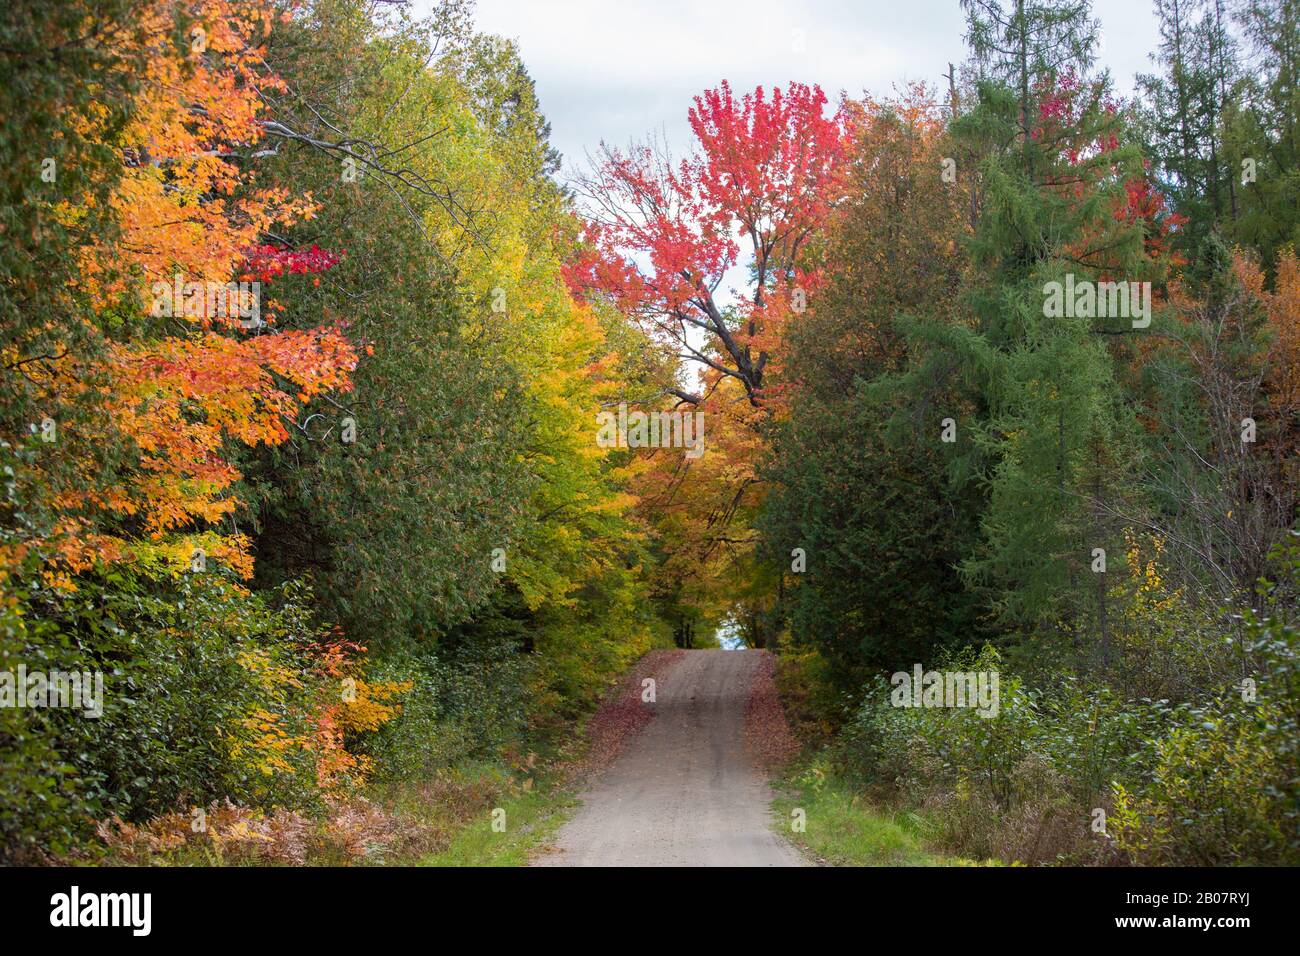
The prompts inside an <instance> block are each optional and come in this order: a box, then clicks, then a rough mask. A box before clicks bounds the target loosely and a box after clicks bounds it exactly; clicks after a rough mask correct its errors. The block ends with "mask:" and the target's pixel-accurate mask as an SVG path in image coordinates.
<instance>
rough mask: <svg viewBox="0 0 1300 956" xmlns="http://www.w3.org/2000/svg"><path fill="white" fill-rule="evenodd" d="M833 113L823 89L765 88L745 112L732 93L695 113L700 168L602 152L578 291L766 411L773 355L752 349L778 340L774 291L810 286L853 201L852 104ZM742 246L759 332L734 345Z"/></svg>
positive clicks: (752, 330) (743, 333)
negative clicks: (837, 209) (763, 401)
mask: <svg viewBox="0 0 1300 956" xmlns="http://www.w3.org/2000/svg"><path fill="white" fill-rule="evenodd" d="M826 111H827V99H826V95H825V94H824V93H823V92H822V91H821V89H820V88H818V87H816V86H812V87H810V86H805V85H804V84H801V83H791V84H789V85H788V86H787V87H786V88H785V90H784V91H783V90H780V89H776V90H773V91H772V93H771V95H770V96H769V95H768V94H767V92H766V91H765V90H764V89H763V88H762V87H759V88H758V89H756V90H754V91H753V92H752V93H747V94H745V95H744V96H743V97H741V98H740V99H739V100H737V99H736V97H735V96H734V95H733V94H732V91H731V87H730V85H729V84H727V83H725V82H724V83H723V84H722V85H721V86H720V87H719V88H718V89H715V90H706V91H705V92H704V93H702V94H701V95H699V96H697V97H696V98H695V101H694V105H693V106H692V107H691V109H690V111H689V119H690V125H691V129H692V131H693V132H694V134H695V138H696V141H697V149H696V151H695V152H694V154H693V155H692V156H691V157H690V158H688V159H686V160H683V161H681V162H678V163H674V162H673V161H671V160H670V159H669V158H668V156H667V154H666V153H665V151H664V150H662V149H661V148H660V147H659V145H658V144H655V143H651V144H649V145H641V146H636V147H633V148H632V149H630V150H629V151H627V152H622V151H619V150H616V149H611V148H609V147H602V154H601V155H602V161H601V163H600V164H599V166H598V168H597V169H596V170H594V172H593V174H592V175H591V177H589V178H588V180H587V181H586V182H585V183H584V186H585V190H584V191H585V192H586V195H587V198H588V199H589V200H591V204H590V209H591V221H590V222H589V223H588V225H587V227H586V230H585V238H586V240H587V244H586V245H585V246H584V248H583V251H582V252H581V254H580V255H579V258H578V259H577V261H575V262H573V263H571V264H570V265H569V266H568V267H567V268H566V270H565V278H566V280H567V281H568V282H569V285H570V288H571V289H573V291H574V292H575V294H582V292H583V291H584V290H585V289H595V290H598V291H600V292H603V293H605V294H607V295H610V296H611V297H613V298H614V299H615V300H616V301H617V302H618V304H619V305H620V306H621V307H622V308H624V309H625V310H626V311H627V312H628V313H630V314H631V315H633V316H634V317H637V318H640V319H641V320H642V321H643V322H644V323H645V324H646V325H647V326H648V330H649V331H650V332H651V334H653V335H655V336H656V337H657V338H659V339H661V340H664V341H665V342H666V343H667V344H668V345H669V346H670V347H671V348H673V350H674V351H676V352H678V353H679V354H681V353H685V354H688V355H690V356H691V357H693V358H695V359H696V360H697V361H701V362H703V363H704V364H708V365H711V366H712V368H713V370H714V372H718V373H725V374H735V375H736V376H737V377H738V378H741V379H742V380H743V381H744V382H745V383H746V390H747V392H748V394H749V396H750V398H751V400H756V396H757V394H758V391H759V388H760V384H761V378H762V370H763V368H764V367H765V365H766V357H765V356H763V355H758V356H755V355H751V354H750V347H751V345H753V346H755V347H758V348H760V349H766V348H767V343H768V342H770V341H771V340H772V339H773V338H774V335H773V333H774V332H775V331H776V328H777V327H776V325H775V324H774V323H773V324H770V325H771V327H770V328H768V327H767V326H768V325H769V323H767V321H766V312H767V310H768V293H769V292H770V291H771V288H772V286H773V285H774V284H778V283H783V284H785V285H787V286H789V285H790V283H792V282H796V281H800V282H801V281H802V280H801V279H800V276H799V272H798V267H799V264H800V259H801V255H802V253H803V251H804V247H805V245H806V243H807V242H808V240H809V239H810V238H811V237H812V235H813V233H814V232H815V230H817V229H818V228H819V227H820V226H821V224H822V223H823V222H824V221H825V219H826V217H827V216H828V215H829V213H830V210H831V208H832V207H833V205H834V203H835V202H836V200H837V199H838V198H839V197H840V196H841V194H842V193H843V189H844V182H845V173H846V171H847V167H848V160H849V153H850V145H851V142H852V130H851V122H850V118H849V113H848V109H847V106H846V105H845V104H843V103H842V104H841V105H840V107H839V108H838V109H837V110H836V111H835V112H834V113H833V114H832V115H829V116H827V115H826ZM742 244H743V245H744V246H745V247H746V248H745V251H746V252H747V253H748V255H747V256H746V259H747V260H748V264H750V265H752V267H753V275H754V283H753V286H752V288H751V289H750V290H749V295H748V296H747V302H746V304H745V305H744V306H743V309H744V311H745V312H746V314H747V315H749V316H750V317H751V318H752V321H750V322H747V323H745V328H744V330H740V331H735V332H734V333H733V332H731V331H726V330H724V329H723V327H722V326H723V323H724V320H723V318H722V313H721V309H720V308H719V306H718V305H717V303H716V302H715V301H714V298H713V296H714V291H715V290H716V289H717V287H718V285H719V284H720V283H721V281H722V279H723V277H724V275H725V274H726V273H727V272H728V270H730V269H732V268H733V267H735V266H738V265H742V264H745V262H744V261H743V260H742V257H741V252H742ZM691 326H694V327H695V328H697V329H703V330H706V331H707V332H708V334H710V335H711V336H713V337H714V338H716V339H717V340H718V341H717V342H715V343H711V345H717V347H716V348H711V346H706V351H711V354H712V355H713V356H715V357H714V358H709V359H706V358H705V355H704V353H703V352H701V351H699V350H698V349H697V347H696V346H697V345H698V338H696V339H695V340H694V341H691V340H690V339H689V338H688V336H687V330H688V328H689V327H691ZM765 333H766V334H765ZM760 343H762V344H760ZM724 365H725V366H726V371H725V372H724V368H723V366H724Z"/></svg>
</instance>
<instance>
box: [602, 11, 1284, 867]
mask: <svg viewBox="0 0 1300 956" xmlns="http://www.w3.org/2000/svg"><path fill="white" fill-rule="evenodd" d="M962 8H963V11H964V13H965V18H966V36H965V41H966V44H967V53H968V58H967V59H966V60H965V61H964V62H963V63H959V64H956V65H954V66H951V67H950V69H949V73H948V74H947V75H946V76H945V77H944V78H943V80H942V82H940V83H938V84H936V86H934V87H929V86H925V85H913V86H904V87H901V88H899V89H898V90H896V91H895V93H894V94H893V95H892V96H890V97H887V98H884V99H876V98H873V97H870V96H868V97H866V98H864V99H861V100H855V99H850V98H844V99H842V100H841V101H840V103H838V104H831V103H828V102H827V100H826V98H825V96H824V95H823V94H822V93H821V91H820V90H818V89H816V88H809V87H805V86H801V85H799V84H791V85H790V86H789V87H787V88H784V89H773V90H767V91H765V90H763V89H759V90H757V91H755V92H753V93H749V94H746V95H745V96H743V97H742V98H737V99H734V100H733V96H732V93H731V91H730V89H729V88H728V87H727V86H726V85H725V84H724V85H723V86H722V87H721V88H720V89H719V90H716V91H710V92H707V93H705V94H704V95H702V96H701V97H699V98H697V99H696V101H695V106H694V108H693V109H692V111H691V114H690V116H691V121H692V128H693V131H694V133H695V137H696V150H695V152H694V153H692V154H691V155H690V156H689V158H688V159H686V160H685V161H681V162H676V163H675V162H673V161H671V160H668V159H666V158H665V157H664V155H663V151H662V150H661V149H660V148H659V147H658V146H657V145H656V144H654V143H651V144H648V145H646V146H644V147H633V148H632V149H631V150H629V151H620V150H613V149H606V150H605V151H604V154H603V156H602V157H601V162H600V163H599V164H598V166H597V168H596V170H595V172H594V174H593V175H591V176H590V177H586V178H584V179H583V180H582V181H581V183H582V189H583V190H584V191H585V192H586V194H587V195H588V196H589V197H590V200H591V207H592V208H593V209H594V210H595V213H594V215H593V217H592V219H591V221H590V222H589V224H588V228H587V236H588V238H589V239H590V241H591V242H592V244H593V248H594V249H595V250H597V252H594V253H592V261H591V263H590V270H589V273H588V282H589V287H590V288H591V289H594V290H596V292H595V294H596V295H597V296H598V297H602V296H603V297H604V298H606V299H607V300H609V301H614V302H616V303H618V304H619V305H620V308H621V309H622V310H623V311H624V312H625V313H627V314H629V315H632V316H634V317H637V318H638V319H639V321H640V323H641V324H642V325H643V326H645V327H648V328H649V329H650V330H651V334H652V335H653V336H654V337H655V338H656V340H658V341H667V342H668V343H670V346H671V347H672V348H673V350H674V351H675V352H676V353H677V354H678V355H679V356H681V357H682V358H683V360H684V361H686V362H687V363H688V364H692V365H694V366H695V367H697V368H699V369H701V371H700V372H699V373H698V382H699V384H698V387H694V388H685V389H677V390H671V389H670V391H672V394H673V395H674V398H675V400H676V401H678V402H684V403H687V404H690V405H692V406H695V407H700V408H704V409H706V410H707V411H708V412H709V413H711V414H710V415H709V418H708V421H709V450H708V451H707V452H706V453H705V455H704V458H703V459H702V460H701V461H700V462H698V463H683V462H680V461H677V460H675V459H671V458H662V457H661V458H660V459H657V460H656V462H655V464H654V465H653V466H652V468H653V471H652V473H651V475H650V480H649V482H648V484H646V485H644V486H643V487H644V489H645V490H644V491H643V498H642V500H643V503H653V505H654V507H655V508H657V509H659V513H658V514H657V515H656V516H655V518H654V521H655V523H656V525H657V527H658V529H659V534H660V539H659V540H660V541H661V542H666V544H667V547H666V551H665V553H666V557H665V560H664V562H663V564H662V565H661V572H660V573H661V574H663V575H664V576H665V578H664V583H665V585H666V586H667V588H668V589H669V590H671V592H672V597H673V600H674V602H675V611H676V613H680V614H682V615H683V618H684V619H687V618H690V617H692V616H693V617H697V618H702V619H704V620H707V621H709V622H710V623H711V624H712V623H716V622H717V621H724V622H727V624H728V625H729V626H730V627H731V628H733V629H734V630H736V631H737V632H739V633H740V634H742V635H743V636H744V638H745V640H746V642H747V643H749V644H750V645H752V646H763V647H768V648H772V649H777V650H779V651H780V652H781V654H782V662H783V666H782V673H783V681H784V684H785V690H786V692H787V702H788V704H789V705H790V706H791V708H792V709H793V710H794V711H795V712H796V713H798V714H799V716H800V717H801V719H802V722H803V723H804V725H805V728H806V729H807V730H808V731H809V732H810V733H811V734H812V735H813V737H814V738H820V739H821V740H822V741H823V742H824V743H825V744H826V747H825V749H824V751H823V752H822V753H821V754H820V756H819V757H818V758H817V760H816V761H815V762H814V764H813V766H812V767H811V769H810V770H809V773H811V774H814V776H813V777H809V778H807V779H810V780H814V783H815V785H816V786H821V785H822V782H824V781H825V779H827V776H828V775H829V777H831V778H836V779H839V780H840V783H841V785H843V786H845V787H846V788H847V789H849V790H851V791H852V792H854V793H855V794H858V795H861V794H863V793H866V794H868V795H870V796H872V797H873V798H875V799H877V800H879V801H881V802H882V803H884V804H885V805H887V806H892V807H896V808H899V809H902V810H905V811H907V812H908V815H909V819H915V820H922V821H924V823H923V825H922V826H923V829H924V830H925V836H926V837H927V839H932V840H934V841H936V842H937V843H939V844H941V845H942V846H943V847H944V848H945V849H947V850H949V851H952V852H957V853H961V854H964V855H967V856H971V857H974V858H977V859H987V858H995V859H1003V860H1007V861H1013V860H1014V861H1022V862H1028V863H1055V862H1074V863H1080V862H1083V863H1107V864H1109V863H1123V862H1130V863H1157V864H1158V863H1190V864H1232V863H1273V862H1280V861H1294V860H1296V859H1297V853H1300V831H1298V830H1297V819H1298V817H1300V790H1298V789H1297V784H1296V781H1297V779H1300V778H1298V776H1297V769H1298V765H1297V754H1296V739H1297V737H1296V732H1297V729H1298V725H1297V716H1298V712H1297V708H1298V706H1300V685H1298V684H1297V670H1296V635H1295V630H1294V627H1293V624H1292V621H1293V615H1294V611H1295V593H1296V592H1295V586H1296V577H1295V575H1296V572H1297V569H1300V563H1297V562H1298V558H1300V552H1298V551H1297V547H1296V542H1295V538H1294V530H1293V529H1294V523H1295V519H1296V514H1295V511H1296V472H1295V467H1296V459H1295V454H1296V450H1297V439H1298V438H1300V431H1298V430H1297V427H1298V426H1300V420H1298V419H1297V412H1300V405H1297V402H1296V391H1295V381H1296V375H1297V369H1298V368H1300V364H1298V361H1300V352H1298V351H1297V343H1300V338H1298V337H1297V336H1298V328H1300V326H1298V325H1297V323H1298V322H1300V311H1298V310H1300V266H1298V264H1297V259H1296V253H1295V242H1296V239H1297V237H1298V236H1300V231H1298V225H1300V202H1297V200H1298V199H1300V193H1298V190H1300V178H1297V177H1298V175H1300V174H1298V173H1297V166H1296V160H1297V154H1296V148H1297V118H1298V117H1300V100H1298V99H1297V90H1296V82H1295V78H1296V70H1297V65H1298V64H1297V59H1296V56H1297V40H1298V38H1300V35H1298V34H1297V19H1296V18H1297V8H1296V5H1295V4H1294V3H1293V2H1289V0H1277V2H1274V0H1248V2H1241V3H1230V2H1213V0H1207V2H1176V3H1175V2H1165V0H1158V2H1157V3H1156V5H1155V15H1156V18H1157V21H1158V25H1159V36H1160V42H1159V46H1158V48H1157V49H1156V50H1155V51H1153V53H1152V58H1151V72H1150V73H1149V74H1145V75H1142V76H1139V77H1137V78H1136V88H1137V93H1136V94H1135V95H1133V96H1130V97H1126V96H1122V95H1121V94H1120V93H1118V92H1117V89H1116V82H1115V80H1114V79H1113V78H1112V77H1111V76H1110V75H1109V73H1108V72H1107V71H1106V69H1105V64H1104V62H1102V61H1101V60H1099V58H1098V55H1097V51H1098V45H1099V39H1100V33H1099V25H1098V23H1097V22H1096V21H1095V20H1094V19H1093V18H1092V16H1091V12H1090V8H1089V4H1088V3H1087V2H1086V0H1068V2H1061V0H1005V2H1003V0H963V2H962ZM737 237H739V238H737ZM628 248H632V249H635V250H636V251H637V252H639V253H640V255H638V256H636V257H634V258H633V259H631V260H629V259H628V258H627V257H626V255H625V254H623V252H624V250H626V249H628ZM643 263H649V264H650V265H649V266H645V265H643ZM746 264H747V265H748V266H749V278H750V284H749V286H748V287H747V288H744V289H739V290H728V289H727V288H726V281H724V276H723V273H724V272H726V271H727V270H728V269H732V268H734V267H735V266H737V265H746ZM724 293H730V294H724ZM1065 297H1068V300H1066V301H1063V299H1064V298H1065ZM719 452H721V454H719ZM916 664H921V665H923V666H924V667H925V668H926V669H931V668H933V669H936V670H956V671H961V672H970V671H997V672H998V673H999V674H1000V676H1001V680H1002V683H1001V695H1002V699H1001V708H1000V711H999V714H998V716H997V717H996V719H985V717H981V716H979V715H978V714H976V713H975V712H974V711H973V710H970V709H954V708H936V709H913V708H900V707H898V706H894V702H893V701H891V697H890V690H891V687H890V683H889V681H888V678H889V677H890V676H891V675H892V674H894V673H897V672H910V671H911V670H912V668H913V666H914V665H916Z"/></svg>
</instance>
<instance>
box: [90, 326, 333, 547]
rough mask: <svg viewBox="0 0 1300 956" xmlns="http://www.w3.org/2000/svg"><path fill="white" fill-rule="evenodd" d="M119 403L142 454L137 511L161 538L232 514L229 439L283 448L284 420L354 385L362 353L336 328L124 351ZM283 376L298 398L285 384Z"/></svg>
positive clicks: (234, 475) (206, 337)
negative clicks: (225, 452) (351, 376)
mask: <svg viewBox="0 0 1300 956" xmlns="http://www.w3.org/2000/svg"><path fill="white" fill-rule="evenodd" d="M111 365H112V372H113V386H112V389H111V395H110V402H111V403H112V407H113V414H114V417H115V419H116V421H117V423H118V425H119V427H120V428H121V430H122V432H123V433H124V434H125V435H127V436H129V437H130V438H131V439H132V440H133V441H134V442H135V444H136V446H137V447H138V448H139V449H140V451H141V459H140V464H141V469H142V471H143V474H142V476H141V480H140V482H139V484H138V485H137V486H136V488H135V495H134V496H133V497H132V499H131V502H132V505H131V507H132V508H133V510H134V511H138V512H139V513H140V514H141V516H142V517H143V519H144V524H145V528H146V530H147V531H148V533H150V534H153V535H157V534H160V533H162V532H164V531H168V530H172V529H175V528H179V527H183V526H184V525H186V524H188V523H189V522H191V521H193V520H202V521H209V522H210V521H214V520H217V519H219V518H220V517H222V516H223V515H225V514H228V513H230V511H231V510H233V508H234V507H235V502H234V501H233V499H231V498H229V497H226V493H227V491H228V489H229V487H230V486H231V485H232V484H233V483H234V482H235V481H237V480H238V479H239V472H238V471H237V470H236V469H235V468H234V467H233V466H232V465H230V464H229V463H228V462H227V461H226V460H225V459H224V458H222V457H221V454H220V452H221V448H222V445H223V443H224V442H225V441H226V440H228V439H233V440H236V441H239V442H242V443H243V444H246V445H258V444H268V445H274V444H279V443H280V442H282V441H284V440H285V439H286V438H287V437H288V432H287V431H286V429H285V426H284V424H283V419H284V418H286V417H287V418H293V417H296V415H297V413H298V409H299V407H300V404H301V403H302V402H304V401H306V400H308V399H310V398H311V397H312V396H314V395H317V394H319V393H321V392H323V391H326V390H329V389H347V388H349V387H350V384H349V381H348V372H350V371H351V370H352V369H353V368H355V366H356V353H355V351H354V350H353V349H352V346H351V345H349V344H348V343H347V341H346V340H345V339H344V338H343V336H342V335H341V334H340V333H338V332H337V331H334V330H317V331H308V332H282V333H279V334H276V335H266V336H258V337H255V338H252V339H247V340H245V341H238V340H235V339H231V338H227V337H225V336H222V335H218V334H216V333H213V332H208V333H205V334H203V335H202V336H200V337H199V338H197V339H193V340H189V339H186V340H182V339H164V340H162V341H160V342H155V343H151V344H149V345H147V346H142V347H135V348H129V347H121V348H118V349H116V350H115V351H114V354H113V358H112V363H111ZM273 372H274V373H276V374H278V375H279V376H281V377H282V378H284V379H286V380H287V381H288V382H290V383H292V385H293V386H295V387H296V389H297V393H296V394H290V392H288V391H285V390H283V389H282V388H280V387H279V386H278V385H277V384H276V379H275V375H273V374H272V373H273Z"/></svg>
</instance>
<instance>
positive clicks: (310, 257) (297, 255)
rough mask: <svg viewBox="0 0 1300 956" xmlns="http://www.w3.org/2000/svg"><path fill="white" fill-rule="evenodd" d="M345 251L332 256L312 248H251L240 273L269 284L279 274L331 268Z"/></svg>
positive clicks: (246, 253)
mask: <svg viewBox="0 0 1300 956" xmlns="http://www.w3.org/2000/svg"><path fill="white" fill-rule="evenodd" d="M344 255H346V252H340V253H334V252H329V251H327V250H325V249H322V248H320V247H319V246H317V245H314V244H313V245H312V247H311V248H310V249H307V250H305V251H301V252H299V251H295V250H293V249H281V248H280V247H278V246H270V245H261V246H253V247H252V248H250V249H248V250H247V251H246V252H245V264H244V268H243V270H242V271H244V272H247V273H250V274H252V275H253V276H254V277H255V278H256V279H258V280H260V281H262V282H270V281H272V280H273V279H276V278H278V277H279V276H282V275H286V274H289V275H300V274H303V273H318V272H325V271H327V270H329V269H333V268H334V267H335V266H336V265H338V264H339V262H341V261H342V259H343V256H344Z"/></svg>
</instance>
